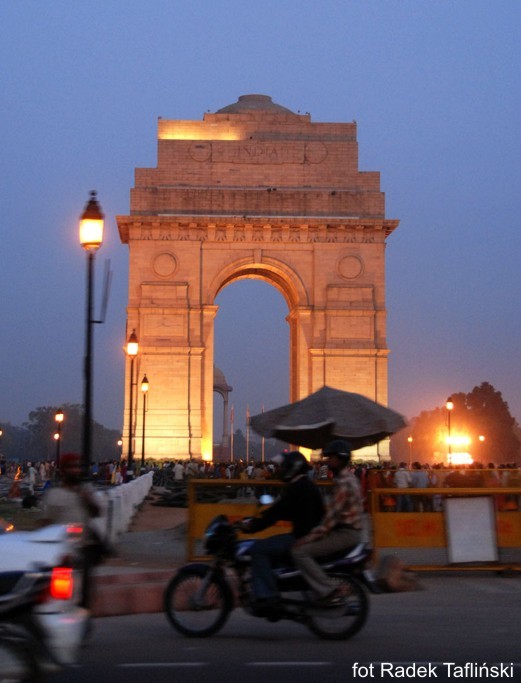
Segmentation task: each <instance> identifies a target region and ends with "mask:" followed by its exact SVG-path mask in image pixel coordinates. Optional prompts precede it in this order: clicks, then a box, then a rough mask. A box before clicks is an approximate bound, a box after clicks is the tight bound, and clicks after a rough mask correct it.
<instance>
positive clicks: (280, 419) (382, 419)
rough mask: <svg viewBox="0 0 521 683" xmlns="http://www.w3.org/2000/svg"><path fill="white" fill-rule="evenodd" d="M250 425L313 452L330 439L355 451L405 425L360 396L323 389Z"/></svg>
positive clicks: (252, 421) (389, 410) (385, 410)
mask: <svg viewBox="0 0 521 683" xmlns="http://www.w3.org/2000/svg"><path fill="white" fill-rule="evenodd" d="M250 424H251V426H252V428H253V429H254V430H255V431H256V432H257V433H258V434H260V435H261V436H265V437H273V438H276V439H280V440H281V441H285V442H286V443H291V444H294V445H295V446H305V447H307V448H313V449H315V448H322V447H323V446H325V445H326V443H327V442H328V441H329V440H331V439H347V440H348V441H349V442H350V443H351V445H352V447H353V449H357V448H362V447H363V446H370V445H372V444H375V443H378V441H381V440H382V439H384V438H385V437H386V436H390V435H391V434H394V433H395V432H397V431H399V430H400V429H402V428H403V427H405V425H406V424H407V423H406V421H405V419H404V418H403V417H402V416H401V415H400V414H398V413H396V412H395V411H394V410H391V409H390V408H387V407H385V406H383V405H381V404H380V403H376V402H375V401H372V400H371V399H369V398H366V397H365V396H362V395H361V394H354V393H351V392H348V391H340V390H339V389H332V388H331V387H327V386H326V387H322V389H319V390H318V391H315V393H313V394H310V395H309V396H307V397H306V398H303V399H302V400H301V401H296V402H295V403H289V404H288V405H285V406H281V407H280V408H274V409H273V410H269V411H268V412H266V413H261V414H259V415H254V416H253V417H252V418H251V422H250Z"/></svg>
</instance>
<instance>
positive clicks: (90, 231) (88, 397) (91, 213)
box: [80, 191, 104, 479]
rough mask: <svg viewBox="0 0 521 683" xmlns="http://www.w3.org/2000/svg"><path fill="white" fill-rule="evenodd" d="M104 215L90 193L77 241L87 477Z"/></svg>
mask: <svg viewBox="0 0 521 683" xmlns="http://www.w3.org/2000/svg"><path fill="white" fill-rule="evenodd" d="M103 218H104V216H103V213H102V211H101V208H100V205H99V204H98V201H97V199H96V192H94V191H93V192H91V193H90V199H89V201H88V202H87V204H86V206H85V209H84V211H83V214H82V216H81V219H80V244H81V246H82V247H83V248H84V249H85V251H86V252H87V319H86V340H85V364H84V367H83V372H84V399H83V438H82V475H83V477H84V478H85V479H86V478H88V476H89V467H90V461H91V452H92V329H93V328H92V325H93V323H94V322H95V321H94V320H93V319H92V305H93V303H92V302H93V283H94V256H95V254H96V252H97V251H98V249H99V248H100V247H101V244H102V242H103V224H104V220H103Z"/></svg>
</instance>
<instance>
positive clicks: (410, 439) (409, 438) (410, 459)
mask: <svg viewBox="0 0 521 683" xmlns="http://www.w3.org/2000/svg"><path fill="white" fill-rule="evenodd" d="M407 441H408V443H409V469H411V466H412V436H408V437H407Z"/></svg>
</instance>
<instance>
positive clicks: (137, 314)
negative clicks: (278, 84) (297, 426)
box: [117, 95, 398, 459]
mask: <svg viewBox="0 0 521 683" xmlns="http://www.w3.org/2000/svg"><path fill="white" fill-rule="evenodd" d="M117 220H118V228H119V232H120V237H121V240H122V242H123V243H125V244H127V245H128V247H129V258H130V269H129V301H128V332H129V333H130V332H131V331H132V329H135V330H136V333H137V336H138V339H139V342H140V352H139V357H138V359H137V361H136V364H137V365H138V367H137V369H136V377H137V378H140V377H141V376H142V374H144V373H146V374H147V376H148V378H149V380H150V392H149V410H148V413H147V418H146V420H147V422H146V433H147V441H146V455H147V458H149V457H150V458H160V459H165V458H177V457H182V458H187V457H190V456H192V457H197V458H198V457H201V456H203V457H211V445H212V425H213V365H214V358H213V329H214V317H215V314H216V311H217V307H216V306H215V298H216V296H217V294H218V293H219V291H220V290H221V289H222V288H223V287H225V286H226V285H227V284H229V283H230V282H232V281H234V280H236V279H240V278H257V279H262V280H264V281H266V282H268V283H270V284H272V285H273V286H275V287H276V288H277V289H278V290H279V291H280V292H281V293H282V294H283V296H284V297H285V299H286V301H287V304H288V308H289V311H290V313H289V316H288V323H289V326H290V397H288V398H289V399H290V400H297V399H300V398H303V397H304V396H306V395H308V394H309V393H310V392H312V391H314V390H316V389H318V388H320V387H321V386H323V385H324V384H329V385H330V386H333V387H337V388H340V389H346V390H349V391H356V392H358V393H361V394H365V395H366V396H369V397H370V398H373V399H376V400H378V401H379V402H381V403H384V404H385V403H387V355H388V349H387V342H386V309H385V279H384V278H385V241H386V238H387V236H388V235H389V234H390V233H391V232H392V231H393V230H394V229H395V228H396V227H397V225H398V221H396V220H389V219H386V218H385V202H384V195H383V193H382V192H381V191H380V179H379V173H377V172H361V171H359V169H358V143H357V139H356V124H355V123H314V122H312V120H311V117H310V115H309V114H305V115H301V114H294V113H292V112H290V111H289V110H288V109H285V108H284V107H281V106H279V105H277V104H275V103H273V102H272V101H271V98H269V97H266V96H261V95H247V96H243V97H242V98H239V101H238V102H237V103H235V104H232V105H230V106H229V107H225V108H224V109H221V110H219V111H218V112H216V113H214V114H205V115H204V117H203V120H202V121H175V120H159V125H158V162H157V167H156V168H146V169H142V168H138V169H136V173H135V187H134V188H133V189H132V190H131V204H130V215H129V216H119V217H118V219H117ZM128 373H129V366H128V367H127V376H126V379H125V387H126V402H125V428H124V434H125V435H128V416H129V410H128V400H129V396H128V394H129V389H128V387H129V382H130V378H129V375H128ZM137 393H138V392H134V395H136V394H137ZM138 400H139V399H138ZM136 408H137V409H135V410H134V411H133V413H134V416H135V419H136V430H135V433H136V448H135V449H134V450H135V452H136V451H139V452H140V444H141V441H140V435H141V433H142V426H141V412H140V410H139V406H136ZM382 449H384V450H382ZM123 452H124V453H125V452H128V444H127V445H126V447H124V451H123ZM374 452H375V449H374V448H373V449H372V450H371V449H370V451H369V452H368V455H369V454H372V453H374ZM380 456H381V457H384V458H385V457H387V452H386V451H385V444H382V445H380Z"/></svg>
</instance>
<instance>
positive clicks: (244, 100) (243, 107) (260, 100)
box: [216, 95, 295, 114]
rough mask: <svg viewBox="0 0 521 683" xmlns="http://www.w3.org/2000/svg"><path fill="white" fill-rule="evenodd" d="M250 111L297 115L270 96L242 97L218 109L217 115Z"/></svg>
mask: <svg viewBox="0 0 521 683" xmlns="http://www.w3.org/2000/svg"><path fill="white" fill-rule="evenodd" d="M248 111H270V112H273V113H277V114H294V113H295V112H292V111H291V110H290V109H287V108H286V107H283V106H281V105H280V104H276V103H275V102H273V100H272V99H271V97H270V96H269V95H241V96H240V97H239V99H238V100H237V102H234V103H233V104H229V105H228V106H227V107H223V108H222V109H218V110H217V111H216V114H241V113H242V112H248Z"/></svg>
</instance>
